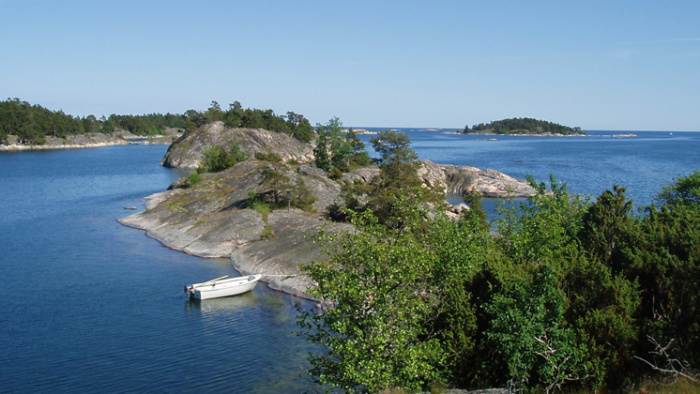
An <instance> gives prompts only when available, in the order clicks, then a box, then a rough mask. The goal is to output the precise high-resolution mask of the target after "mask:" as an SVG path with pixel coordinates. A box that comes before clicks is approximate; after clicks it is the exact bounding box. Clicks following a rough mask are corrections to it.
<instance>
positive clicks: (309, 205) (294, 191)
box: [291, 176, 318, 212]
mask: <svg viewBox="0 0 700 394" xmlns="http://www.w3.org/2000/svg"><path fill="white" fill-rule="evenodd" d="M291 196H292V200H291V206H293V207H295V208H299V209H301V210H303V211H307V212H311V211H313V205H314V203H315V202H316V200H318V197H316V196H314V194H313V193H312V192H311V189H309V188H308V186H306V182H304V178H302V177H301V176H299V177H297V180H296V182H295V184H294V187H292V188H291Z"/></svg>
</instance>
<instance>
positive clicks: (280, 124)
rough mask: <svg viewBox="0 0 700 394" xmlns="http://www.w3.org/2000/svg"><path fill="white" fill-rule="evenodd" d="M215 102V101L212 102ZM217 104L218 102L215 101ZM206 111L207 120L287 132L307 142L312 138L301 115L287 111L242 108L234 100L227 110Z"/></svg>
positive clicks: (311, 128)
mask: <svg viewBox="0 0 700 394" xmlns="http://www.w3.org/2000/svg"><path fill="white" fill-rule="evenodd" d="M213 103H215V102H213ZM217 105H218V103H217ZM213 108H214V109H213V110H212V108H210V109H209V111H207V115H208V116H206V117H207V121H213V120H222V121H223V122H224V124H225V125H226V126H228V127H244V128H251V129H258V128H260V129H266V130H270V131H275V132H278V133H284V134H289V135H290V136H292V137H294V138H296V139H298V140H299V141H303V142H309V141H311V140H312V139H313V138H314V135H315V133H314V130H313V127H312V126H311V124H310V123H309V121H308V120H307V119H306V118H304V116H303V115H301V114H297V113H294V112H287V115H286V116H285V115H276V114H275V113H274V112H273V111H272V110H271V109H267V110H260V109H251V108H246V109H243V106H242V105H241V103H240V102H238V101H234V102H233V103H231V104H230V105H229V109H228V110H227V111H221V109H220V108H219V109H218V110H217V109H216V107H213Z"/></svg>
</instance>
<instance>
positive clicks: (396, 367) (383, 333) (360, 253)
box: [299, 213, 441, 392]
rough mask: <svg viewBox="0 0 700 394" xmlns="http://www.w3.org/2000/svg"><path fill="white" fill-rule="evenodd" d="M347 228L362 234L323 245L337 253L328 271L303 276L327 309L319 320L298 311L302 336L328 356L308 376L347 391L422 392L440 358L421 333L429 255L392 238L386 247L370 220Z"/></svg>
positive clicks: (310, 270)
mask: <svg viewBox="0 0 700 394" xmlns="http://www.w3.org/2000/svg"><path fill="white" fill-rule="evenodd" d="M354 223H355V224H356V225H357V226H359V227H360V228H361V230H362V231H361V232H358V233H355V234H353V235H352V236H346V235H343V234H338V233H334V234H324V236H323V237H322V241H323V242H324V243H325V244H327V245H329V246H331V247H332V246H334V245H337V246H338V253H337V254H335V255H334V256H333V257H331V259H330V261H329V262H328V263H322V262H319V263H314V264H311V265H309V266H306V267H304V268H303V270H304V272H305V273H307V274H308V275H309V276H310V277H311V278H312V279H313V280H314V281H315V282H317V283H318V287H316V288H315V289H313V290H312V295H314V296H315V297H318V298H319V299H322V300H323V302H324V305H325V306H326V307H325V309H324V311H323V313H317V312H316V311H314V310H300V315H299V326H300V328H301V335H303V336H305V337H307V338H308V339H309V340H310V341H311V342H314V343H317V344H319V345H321V346H323V347H325V348H326V349H328V352H327V353H325V352H324V353H322V354H316V355H313V356H312V359H311V363H312V365H313V368H312V371H311V372H312V373H313V374H314V375H315V376H318V378H319V379H320V381H321V382H322V383H330V384H333V385H336V386H340V387H342V388H343V389H345V390H351V391H354V390H363V389H364V390H368V391H369V392H377V391H379V390H381V389H384V388H388V387H392V386H400V387H405V388H407V389H410V390H416V389H419V388H422V387H425V386H426V385H427V384H428V383H430V382H432V381H435V380H439V379H438V378H439V373H438V371H437V369H436V366H437V365H439V363H440V358H441V351H440V346H439V341H438V340H437V339H436V338H435V337H434V336H432V335H431V333H430V332H429V330H428V327H427V326H426V324H427V323H428V322H429V321H430V320H431V319H432V317H433V315H434V313H435V312H434V311H435V307H436V306H437V305H436V301H437V300H436V299H434V298H433V297H431V294H432V293H433V291H432V290H431V288H430V276H429V272H430V266H431V264H430V262H431V257H430V254H429V253H428V251H426V250H425V249H424V248H423V247H422V246H421V245H420V244H418V243H417V242H416V240H415V239H413V238H411V237H410V236H401V235H398V236H395V237H392V238H391V243H390V246H389V244H387V238H386V237H387V233H386V228H385V227H384V226H381V225H379V224H378V223H377V221H376V218H374V217H373V216H372V215H371V214H369V213H365V214H360V215H357V216H355V218H354Z"/></svg>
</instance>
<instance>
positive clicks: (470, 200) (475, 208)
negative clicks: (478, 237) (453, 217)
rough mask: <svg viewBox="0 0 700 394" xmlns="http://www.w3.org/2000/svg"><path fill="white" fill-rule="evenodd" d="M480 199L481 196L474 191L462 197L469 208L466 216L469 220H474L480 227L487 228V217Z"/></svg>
mask: <svg viewBox="0 0 700 394" xmlns="http://www.w3.org/2000/svg"><path fill="white" fill-rule="evenodd" d="M481 197H482V196H481V194H480V193H479V192H477V191H475V190H474V191H472V192H471V193H469V194H467V195H465V196H464V202H465V203H467V205H468V206H469V211H468V212H467V213H466V215H467V217H468V218H469V220H475V221H476V222H477V223H479V225H481V226H482V227H487V226H488V225H489V223H488V215H487V214H486V211H485V210H484V206H483V205H482V204H481Z"/></svg>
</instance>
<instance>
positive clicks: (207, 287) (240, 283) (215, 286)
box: [185, 274, 262, 300]
mask: <svg viewBox="0 0 700 394" xmlns="http://www.w3.org/2000/svg"><path fill="white" fill-rule="evenodd" d="M261 276H262V275H259V274H258V275H248V276H242V277H238V278H231V279H224V280H218V281H215V282H211V283H206V284H203V285H197V284H195V285H192V286H188V287H187V288H186V289H185V291H186V292H187V295H188V297H189V298H190V299H195V300H209V299H212V298H222V297H231V296H236V295H239V294H243V293H247V292H249V291H251V290H253V289H254V288H255V285H257V283H258V281H259V280H260V278H261Z"/></svg>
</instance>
